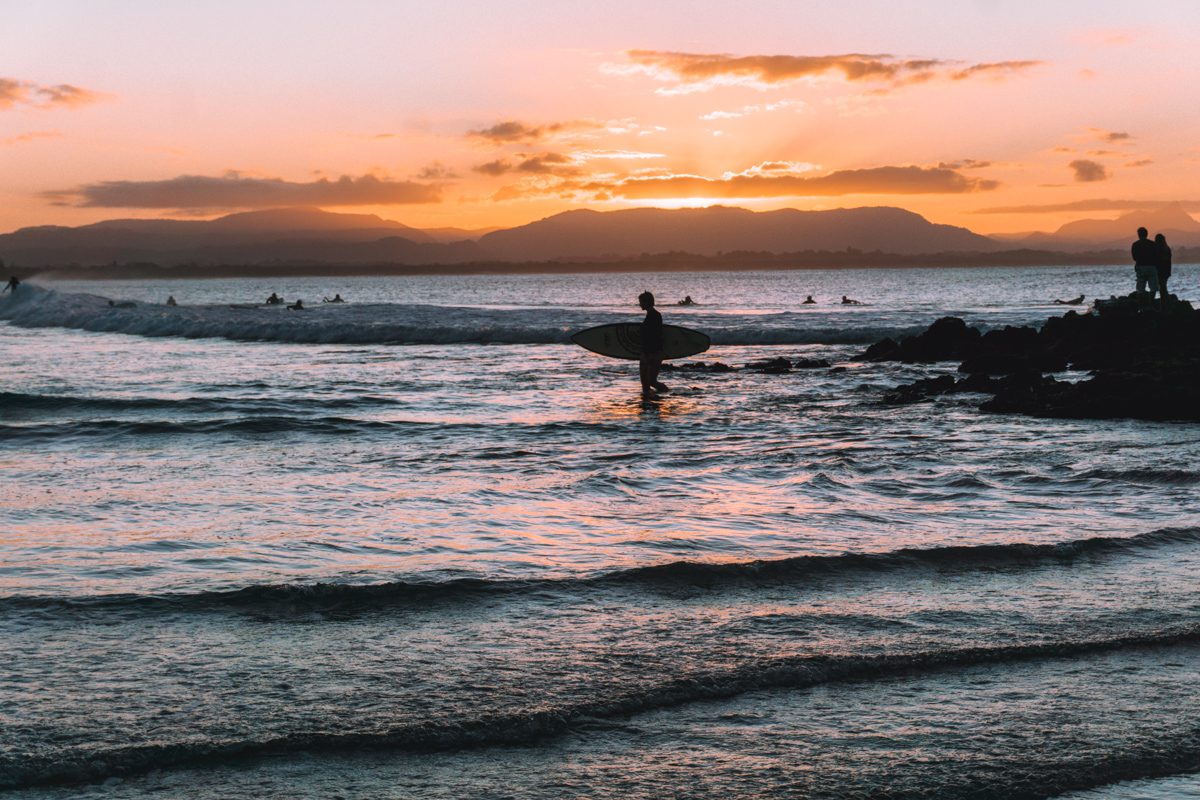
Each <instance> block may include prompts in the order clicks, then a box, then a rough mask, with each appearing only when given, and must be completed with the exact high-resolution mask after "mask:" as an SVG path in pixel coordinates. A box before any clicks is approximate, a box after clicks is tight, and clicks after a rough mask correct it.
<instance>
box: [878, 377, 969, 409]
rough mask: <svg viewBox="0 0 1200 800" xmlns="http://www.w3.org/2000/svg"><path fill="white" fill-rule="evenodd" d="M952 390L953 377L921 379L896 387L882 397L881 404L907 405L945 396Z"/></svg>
mask: <svg viewBox="0 0 1200 800" xmlns="http://www.w3.org/2000/svg"><path fill="white" fill-rule="evenodd" d="M953 389H954V376H953V375H939V376H938V377H936V378H921V379H920V380H918V381H914V382H913V383H909V384H905V385H903V386H897V387H896V388H895V389H893V390H892V391H890V392H887V393H886V394H884V396H883V402H884V403H887V404H888V405H908V404H910V403H919V402H921V401H922V400H928V399H929V398H931V397H935V396H937V395H939V394H945V393H946V392H949V391H951V390H953Z"/></svg>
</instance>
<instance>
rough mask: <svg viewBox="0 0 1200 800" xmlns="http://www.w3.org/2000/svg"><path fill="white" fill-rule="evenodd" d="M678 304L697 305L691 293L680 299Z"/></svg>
mask: <svg viewBox="0 0 1200 800" xmlns="http://www.w3.org/2000/svg"><path fill="white" fill-rule="evenodd" d="M678 305H681V306H694V305H696V301H695V300H693V299H692V296H691V295H690V294H689V295H688V296H687V297H685V298H683V299H682V300H680V301H679V303H678Z"/></svg>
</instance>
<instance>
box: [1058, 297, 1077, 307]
mask: <svg viewBox="0 0 1200 800" xmlns="http://www.w3.org/2000/svg"><path fill="white" fill-rule="evenodd" d="M1054 305H1056V306H1081V305H1083V295H1079V297H1072V298H1071V299H1070V300H1059V299H1057V298H1056V299H1055V300H1054Z"/></svg>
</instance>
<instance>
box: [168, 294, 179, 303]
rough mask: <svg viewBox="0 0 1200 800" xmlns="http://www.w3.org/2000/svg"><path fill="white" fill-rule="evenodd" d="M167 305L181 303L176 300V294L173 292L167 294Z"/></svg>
mask: <svg viewBox="0 0 1200 800" xmlns="http://www.w3.org/2000/svg"><path fill="white" fill-rule="evenodd" d="M167 305H169V306H177V305H179V303H176V302H175V295H173V294H169V295H167Z"/></svg>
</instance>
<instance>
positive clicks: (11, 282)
mask: <svg viewBox="0 0 1200 800" xmlns="http://www.w3.org/2000/svg"><path fill="white" fill-rule="evenodd" d="M3 264H4V262H3V261H0V266H2V265H3ZM20 285H21V281H19V280H17V276H16V275H13V276H12V277H11V278H9V279H8V283H6V284H5V285H4V288H3V289H2V290H0V294H4V293H5V292H7V291H8V290H9V289H12V293H13V294H16V293H17V287H18V286H20Z"/></svg>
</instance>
